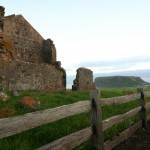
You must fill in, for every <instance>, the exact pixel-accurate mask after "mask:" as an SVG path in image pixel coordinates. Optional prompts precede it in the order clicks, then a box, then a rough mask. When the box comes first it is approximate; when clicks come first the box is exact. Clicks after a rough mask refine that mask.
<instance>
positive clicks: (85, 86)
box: [72, 68, 95, 90]
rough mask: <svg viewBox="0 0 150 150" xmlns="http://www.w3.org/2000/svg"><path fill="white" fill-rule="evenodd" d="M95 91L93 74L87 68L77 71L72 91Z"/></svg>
mask: <svg viewBox="0 0 150 150" xmlns="http://www.w3.org/2000/svg"><path fill="white" fill-rule="evenodd" d="M91 89H95V86H94V83H93V72H92V71H91V70H90V69H87V68H79V69H77V74H76V79H75V80H74V81H73V86H72V90H91Z"/></svg>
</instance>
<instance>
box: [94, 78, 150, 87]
mask: <svg viewBox="0 0 150 150" xmlns="http://www.w3.org/2000/svg"><path fill="white" fill-rule="evenodd" d="M95 85H96V87H98V88H120V87H122V88H123V87H137V86H144V85H150V83H148V82H145V81H144V80H143V79H141V78H140V77H136V76H109V77H97V78H96V79H95Z"/></svg>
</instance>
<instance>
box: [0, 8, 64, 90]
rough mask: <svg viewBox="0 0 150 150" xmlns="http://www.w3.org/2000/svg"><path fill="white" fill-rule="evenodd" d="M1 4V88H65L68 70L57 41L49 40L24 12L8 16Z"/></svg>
mask: <svg viewBox="0 0 150 150" xmlns="http://www.w3.org/2000/svg"><path fill="white" fill-rule="evenodd" d="M4 11H5V8H4V7H2V6H0V89H1V90H2V89H3V90H9V91H13V90H28V89H38V90H47V91H49V90H63V89H65V88H66V72H65V70H64V69H63V68H62V67H61V63H60V62H59V61H57V59H56V48H55V45H54V44H53V41H52V40H50V39H47V40H45V39H44V38H43V37H42V36H41V35H40V34H39V33H38V32H37V31H36V30H35V29H34V28H33V27H32V26H31V25H30V23H28V21H27V20H26V19H25V18H24V17H23V16H22V15H10V16H4Z"/></svg>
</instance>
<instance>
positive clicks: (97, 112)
mask: <svg viewBox="0 0 150 150" xmlns="http://www.w3.org/2000/svg"><path fill="white" fill-rule="evenodd" d="M90 96H91V117H92V118H91V120H92V125H91V127H92V133H93V134H92V138H93V140H94V143H95V144H96V147H97V149H98V150H104V139H103V130H102V111H101V106H100V95H99V92H98V90H95V91H91V93H90Z"/></svg>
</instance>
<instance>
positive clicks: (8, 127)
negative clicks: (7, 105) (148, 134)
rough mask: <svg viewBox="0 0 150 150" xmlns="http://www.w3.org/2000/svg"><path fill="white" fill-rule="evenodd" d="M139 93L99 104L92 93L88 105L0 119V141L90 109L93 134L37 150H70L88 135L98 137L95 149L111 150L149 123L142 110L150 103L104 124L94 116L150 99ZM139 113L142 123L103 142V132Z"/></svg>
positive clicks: (77, 134)
mask: <svg viewBox="0 0 150 150" xmlns="http://www.w3.org/2000/svg"><path fill="white" fill-rule="evenodd" d="M141 93H142V91H141ZM141 93H138V94H132V95H126V96H120V97H113V98H105V99H101V100H100V99H99V95H97V94H98V93H97V92H93V93H91V101H89V100H87V101H80V102H77V103H73V104H69V105H64V106H60V107H57V108H52V109H47V110H42V111H37V112H32V113H27V114H24V115H21V116H16V117H10V118H4V119H0V139H1V138H4V137H8V136H12V135H15V134H17V133H21V132H23V131H27V130H29V129H32V128H35V127H38V126H40V125H44V124H46V123H51V122H54V121H57V120H60V119H63V118H66V117H69V116H73V115H77V114H80V113H83V112H89V111H91V108H92V114H93V116H95V114H96V115H97V117H93V119H92V130H91V127H87V128H85V129H82V130H80V131H77V132H74V133H72V134H70V135H67V136H65V137H62V138H60V139H58V140H55V141H53V142H51V143H49V144H47V145H44V146H42V147H40V148H38V150H48V149H52V150H62V149H63V150H70V149H73V148H75V147H76V146H78V145H80V144H81V143H83V142H85V141H87V140H88V139H89V138H90V137H91V135H94V134H95V135H96V136H98V138H95V139H96V140H97V145H98V149H104V150H111V149H112V148H113V147H115V146H116V145H118V144H119V143H120V142H122V141H124V140H125V139H127V138H128V137H129V136H131V135H132V134H133V133H134V132H135V131H136V130H137V129H138V128H139V127H141V126H142V124H143V125H144V123H145V122H146V120H149V119H150V116H146V115H145V110H146V109H145V108H148V107H150V102H149V103H146V104H145V103H144V102H142V101H141V106H139V107H137V108H134V109H132V110H130V111H128V112H126V113H124V114H120V115H117V116H113V117H110V118H108V119H106V120H103V121H102V120H101V114H99V113H97V112H98V111H100V109H101V107H102V106H106V105H111V104H122V103H126V102H130V101H133V100H136V99H142V100H144V96H145V97H150V92H145V95H144V93H142V94H143V95H142V94H141ZM97 108H98V109H97ZM141 110H142V114H143V115H141V116H142V118H141V121H139V122H138V123H136V124H134V125H133V126H132V127H130V128H128V129H126V130H125V131H123V132H122V133H120V134H119V136H118V137H115V138H114V139H113V140H112V141H106V142H105V143H104V142H103V136H102V135H103V134H102V131H105V130H106V129H108V128H110V127H112V126H113V125H116V124H119V123H121V122H122V121H124V120H125V119H128V118H131V117H133V116H135V115H136V114H138V113H139V112H141ZM97 131H98V132H97ZM99 133H101V134H99Z"/></svg>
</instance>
